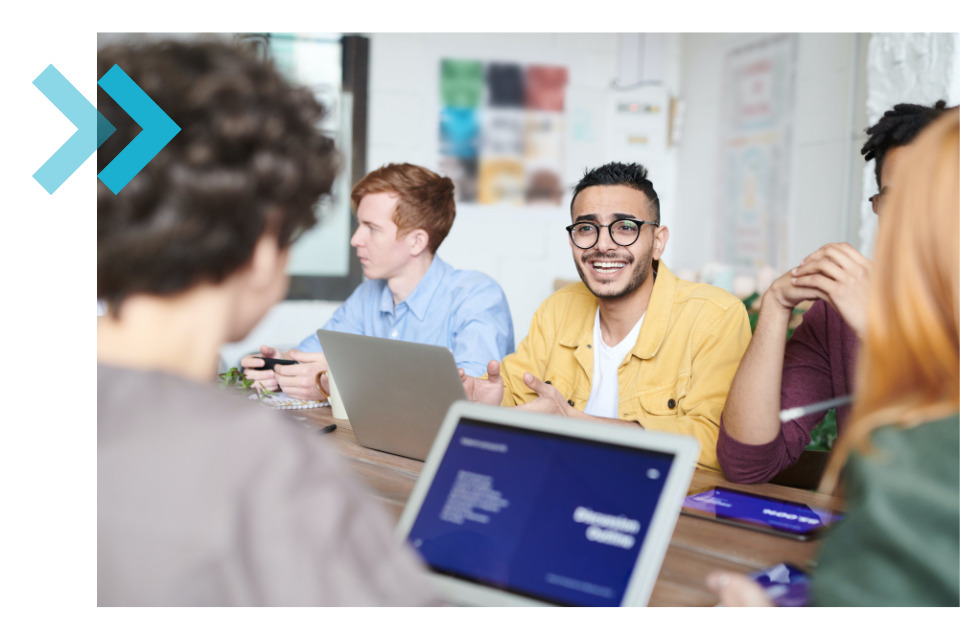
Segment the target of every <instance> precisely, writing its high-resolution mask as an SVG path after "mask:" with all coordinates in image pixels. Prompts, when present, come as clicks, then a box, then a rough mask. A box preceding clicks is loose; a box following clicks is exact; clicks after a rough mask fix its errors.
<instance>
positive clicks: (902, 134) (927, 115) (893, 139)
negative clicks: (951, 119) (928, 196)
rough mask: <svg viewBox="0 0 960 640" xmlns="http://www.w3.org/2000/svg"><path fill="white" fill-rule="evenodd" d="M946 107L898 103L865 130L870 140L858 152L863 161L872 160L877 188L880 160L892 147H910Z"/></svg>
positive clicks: (881, 164)
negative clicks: (874, 160)
mask: <svg viewBox="0 0 960 640" xmlns="http://www.w3.org/2000/svg"><path fill="white" fill-rule="evenodd" d="M946 104H947V103H946V101H945V100H937V103H936V104H935V105H933V106H932V107H925V106H923V105H919V104H905V103H901V104H898V105H895V106H894V107H893V109H890V110H888V111H887V112H886V113H884V114H883V117H881V118H880V119H879V120H877V123H876V124H875V125H873V126H872V127H868V128H867V130H866V132H867V134H868V135H869V136H870V137H869V138H868V139H867V141H866V142H865V143H864V145H863V148H862V149H860V153H862V154H863V159H864V160H867V161H869V160H873V159H876V161H877V162H876V164H875V166H874V173H875V174H876V177H877V188H878V189H879V188H880V170H881V168H882V167H883V157H884V156H885V155H886V154H887V152H888V151H890V150H891V149H893V148H895V147H902V146H904V145H907V144H910V143H911V142H912V141H913V139H914V138H916V137H917V134H918V133H920V130H921V129H923V128H924V127H925V126H927V125H928V124H929V123H930V122H931V121H932V120H933V119H935V118H936V117H937V116H939V115H940V114H941V113H943V112H944V111H945V110H946Z"/></svg>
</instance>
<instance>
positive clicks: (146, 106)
mask: <svg viewBox="0 0 960 640" xmlns="http://www.w3.org/2000/svg"><path fill="white" fill-rule="evenodd" d="M33 84H34V86H35V87H37V89H39V90H40V93H42V94H43V95H44V96H46V98H47V100H49V101H50V102H51V103H53V106H55V107H56V108H57V109H59V110H60V113H62V114H63V115H65V116H66V117H67V119H68V120H70V122H72V123H73V125H74V126H75V127H76V128H77V131H76V133H74V134H73V135H72V136H70V138H69V139H68V140H67V141H66V142H64V143H63V145H62V146H61V147H60V148H59V149H57V151H56V152H55V153H54V154H53V155H52V156H50V157H49V158H48V159H47V161H46V162H44V163H43V165H42V166H41V167H40V168H39V169H37V171H36V173H34V174H33V178H34V180H36V181H37V182H39V183H40V186H41V187H43V188H44V189H45V190H46V192H47V193H49V194H51V195H52V194H53V192H54V191H56V190H57V189H59V188H60V185H62V184H63V183H64V182H65V181H66V180H67V178H69V177H70V176H71V175H73V173H74V172H75V171H76V170H77V169H79V168H80V165H82V164H83V163H84V162H86V160H87V158H89V157H90V156H91V155H92V154H93V152H94V151H96V150H97V149H99V148H100V145H102V144H103V143H104V142H105V141H106V139H107V138H109V137H110V136H111V135H112V134H113V132H114V131H116V128H114V126H113V125H112V124H110V123H109V122H108V121H107V119H106V118H104V117H103V114H101V113H100V112H99V111H97V110H96V108H94V106H93V105H92V104H90V101H89V100H87V99H86V98H84V97H83V95H82V94H81V93H80V92H79V91H77V88H76V87H74V86H73V85H72V84H70V81H69V80H67V79H66V78H64V77H63V74H61V73H60V72H59V71H58V70H57V68H56V67H54V66H53V65H52V64H51V65H49V66H48V67H47V68H46V69H44V70H43V73H41V74H40V75H39V76H37V78H36V79H35V80H34V81H33ZM97 84H99V85H100V86H101V87H103V90H104V91H106V92H107V94H108V95H109V96H110V97H111V98H113V99H114V100H115V101H116V103H117V104H118V105H120V108H121V109H123V110H124V111H126V112H127V113H128V114H130V117H131V118H133V119H134V121H136V123H137V124H138V125H140V128H141V129H142V131H141V132H140V133H139V134H138V135H137V137H136V138H134V139H133V140H132V141H131V142H130V144H128V145H127V146H126V147H124V149H123V151H121V152H120V153H118V154H117V157H116V158H114V159H113V160H112V161H111V162H110V164H108V165H107V166H106V167H104V168H103V171H101V172H100V174H99V175H98V177H99V178H100V180H101V181H102V182H103V183H104V184H105V185H107V188H109V189H110V190H111V191H113V193H115V194H117V193H120V190H121V189H123V188H124V187H125V186H127V183H128V182H130V181H131V180H132V179H133V178H134V177H135V176H136V175H137V174H138V173H140V171H141V170H142V169H143V168H144V167H145V166H147V163H148V162H150V161H151V160H153V158H154V156H156V155H157V154H158V153H160V151H161V150H162V149H163V148H164V147H165V146H167V143H169V142H170V141H171V140H172V139H173V137H174V136H175V135H177V134H178V133H179V132H180V127H179V126H177V124H176V123H175V122H174V121H173V120H171V119H170V116H168V115H167V114H166V113H164V112H163V109H161V108H160V107H158V106H157V103H156V102H154V101H153V100H151V99H150V96H148V95H147V94H146V93H144V92H143V89H141V88H140V87H139V86H137V83H136V82H134V81H133V80H131V79H130V77H129V76H128V75H127V74H126V73H124V72H123V69H121V68H120V67H119V66H117V65H113V68H112V69H110V71H108V72H106V73H105V74H103V77H102V78H100V80H99V81H98V82H97Z"/></svg>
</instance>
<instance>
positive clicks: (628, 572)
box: [397, 401, 700, 606]
mask: <svg viewBox="0 0 960 640" xmlns="http://www.w3.org/2000/svg"><path fill="white" fill-rule="evenodd" d="M699 448H700V447H699V444H698V443H697V441H696V440H695V439H694V438H691V437H686V436H679V435H675V434H666V433H658V432H652V431H645V430H643V429H639V428H632V427H626V426H617V425H610V424H600V423H596V422H588V421H582V420H573V419H570V418H562V417H558V416H549V415H543V414H538V413H533V412H526V411H518V410H516V409H506V408H501V407H492V406H487V405H480V404H475V403H469V402H465V401H459V402H456V403H454V404H453V405H452V406H451V407H450V410H449V411H448V412H447V415H446V417H445V419H444V422H443V425H442V426H441V428H440V431H439V433H438V434H437V438H436V440H435V441H434V443H433V447H432V449H431V450H430V453H429V455H428V456H427V459H426V461H425V463H424V466H423V471H422V472H421V474H420V477H419V478H418V480H417V483H416V486H415V487H414V490H413V492H412V494H411V495H410V499H409V500H408V502H407V504H406V507H405V509H404V512H403V515H402V516H401V518H400V522H399V524H398V527H397V531H398V534H399V535H400V536H401V537H402V538H403V539H404V540H406V541H407V542H409V543H410V544H411V545H412V546H413V547H414V549H416V550H417V551H418V552H419V553H420V555H421V557H422V558H423V560H424V562H425V563H426V565H427V566H428V567H429V569H430V571H431V577H432V580H433V582H434V584H435V586H436V588H437V590H438V592H439V593H440V595H441V597H443V598H444V599H445V600H446V601H448V602H450V603H451V604H463V605H489V606H508V605H526V606H535V605H560V606H637V605H645V604H646V603H647V600H648V599H649V597H650V592H651V591H652V590H653V585H654V582H656V578H657V574H658V573H659V571H660V565H661V563H662V562H663V557H664V555H665V554H666V550H667V546H668V545H669V542H670V537H671V535H672V534H673V528H674V525H675V524H676V521H677V516H678V515H679V513H680V507H681V504H682V502H683V499H684V497H685V495H686V491H687V488H688V486H689V484H690V479H691V477H692V475H693V471H694V468H695V466H696V461H697V455H698V453H699Z"/></svg>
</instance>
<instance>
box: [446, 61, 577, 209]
mask: <svg viewBox="0 0 960 640" xmlns="http://www.w3.org/2000/svg"><path fill="white" fill-rule="evenodd" d="M440 64H441V73H440V95H441V102H442V105H441V111H440V169H441V171H443V172H444V173H445V174H446V175H448V176H450V178H451V179H452V180H453V181H454V184H455V185H456V192H455V193H456V197H457V200H458V201H460V202H478V203H480V204H501V205H502V204H507V205H524V204H553V205H556V204H559V203H560V200H561V197H562V195H563V185H562V181H561V177H560V176H561V174H562V171H561V170H562V167H563V141H564V135H565V133H564V99H565V94H566V86H567V70H566V68H564V67H555V66H544V65H530V66H527V67H524V66H522V65H520V64H517V63H502V62H494V63H487V64H485V63H482V62H479V61H475V60H442V61H441V63H440Z"/></svg>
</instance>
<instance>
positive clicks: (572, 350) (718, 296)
mask: <svg viewBox="0 0 960 640" xmlns="http://www.w3.org/2000/svg"><path fill="white" fill-rule="evenodd" d="M596 313H597V299H596V297H594V295H593V294H592V293H590V290H589V289H587V287H586V286H585V285H584V284H583V283H582V282H578V283H576V284H573V285H570V286H568V287H565V288H563V289H561V290H560V291H557V292H556V293H554V294H553V295H552V296H550V297H549V298H547V299H546V300H545V301H544V303H543V304H542V305H540V308H539V309H537V312H536V313H535V314H534V316H533V321H532V322H531V323H530V332H529V333H528V334H527V337H526V338H524V340H523V342H521V343H520V346H519V347H517V351H516V353H513V354H510V355H508V356H507V357H505V358H504V359H503V362H502V363H501V371H500V374H501V376H502V377H503V385H504V389H503V391H504V393H503V402H502V403H501V404H502V405H503V406H507V407H511V406H516V405H520V404H524V403H526V402H530V401H531V400H535V399H536V397H537V395H536V393H534V392H533V391H531V390H530V388H529V387H527V385H526V384H524V382H523V374H524V373H525V372H528V371H529V372H530V373H532V374H533V375H535V376H537V377H538V378H540V379H541V380H549V381H550V383H551V384H552V385H553V386H554V387H556V389H557V390H558V391H560V393H562V394H563V395H564V397H566V398H567V399H568V400H572V401H573V406H574V407H575V408H576V409H578V410H580V411H583V410H584V408H585V407H586V404H587V400H588V399H589V397H590V389H591V387H592V378H593V345H592V344H591V342H593V322H594V318H595V316H596ZM749 342H750V321H749V319H748V318H747V310H746V307H744V305H743V303H742V302H741V301H740V300H738V299H737V298H736V297H735V296H733V295H731V294H730V293H727V292H726V291H724V290H723V289H720V288H717V287H713V286H710V285H707V284H697V283H694V282H687V281H685V280H680V279H678V278H677V277H676V276H675V275H673V274H672V273H671V272H670V270H669V269H667V267H666V265H665V264H664V263H663V261H660V265H659V269H658V273H657V278H656V280H655V282H654V285H653V292H652V293H651V296H650V304H649V305H648V306H647V311H646V315H645V317H644V320H643V325H642V326H641V327H640V335H639V336H638V337H637V344H636V345H635V346H634V348H633V350H632V351H631V352H630V353H628V354H627V356H626V357H625V358H624V361H623V363H621V364H620V368H619V370H618V379H619V382H620V399H619V412H620V415H619V417H620V419H621V420H627V421H632V422H637V423H639V424H640V425H642V426H643V427H644V428H646V429H651V430H656V431H670V432H673V433H680V434H686V435H691V436H693V437H695V438H696V439H697V440H698V441H699V442H700V459H699V463H698V466H700V467H701V468H704V469H712V470H715V471H719V470H720V465H719V464H718V462H717V434H718V433H719V429H720V412H721V411H722V410H723V404H724V402H725V401H726V399H727V392H728V391H729V390H730V383H731V382H732V381H733V375H734V374H735V373H736V371H737V366H738V365H739V364H740V359H741V358H742V357H743V353H744V352H745V351H746V350H747V344H748V343H749Z"/></svg>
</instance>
